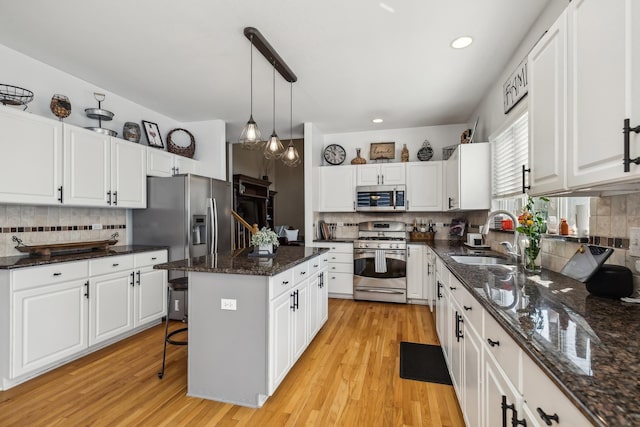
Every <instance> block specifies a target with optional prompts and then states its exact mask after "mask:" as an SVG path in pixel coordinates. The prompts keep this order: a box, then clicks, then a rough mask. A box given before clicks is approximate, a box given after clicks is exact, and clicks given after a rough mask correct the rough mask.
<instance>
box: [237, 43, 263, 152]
mask: <svg viewBox="0 0 640 427" xmlns="http://www.w3.org/2000/svg"><path fill="white" fill-rule="evenodd" d="M249 41H250V42H251V109H250V114H249V121H248V122H247V124H246V125H245V126H244V129H242V133H241V134H240V138H239V140H238V141H239V142H240V143H242V148H246V149H247V150H257V149H259V148H260V143H261V142H262V135H261V134H260V129H258V124H257V123H256V122H255V120H253V35H252V36H251V37H250V38H249Z"/></svg>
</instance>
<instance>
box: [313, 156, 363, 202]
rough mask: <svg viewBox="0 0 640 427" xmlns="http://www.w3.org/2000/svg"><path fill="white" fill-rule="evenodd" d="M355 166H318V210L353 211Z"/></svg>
mask: <svg viewBox="0 0 640 427" xmlns="http://www.w3.org/2000/svg"><path fill="white" fill-rule="evenodd" d="M355 169H356V166H322V167H319V168H318V180H319V183H318V184H319V185H318V187H319V203H318V210H319V211H320V212H354V211H355V209H356V201H355V194H356V188H355V187H356V186H355V183H356V170H355Z"/></svg>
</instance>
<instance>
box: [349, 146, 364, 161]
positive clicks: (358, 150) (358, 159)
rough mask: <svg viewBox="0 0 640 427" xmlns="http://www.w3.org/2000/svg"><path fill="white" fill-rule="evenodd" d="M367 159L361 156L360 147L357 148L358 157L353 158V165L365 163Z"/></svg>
mask: <svg viewBox="0 0 640 427" xmlns="http://www.w3.org/2000/svg"><path fill="white" fill-rule="evenodd" d="M365 163H367V160H366V159H365V158H364V157H360V149H359V148H356V158H355V159H353V160H351V164H352V165H364V164H365Z"/></svg>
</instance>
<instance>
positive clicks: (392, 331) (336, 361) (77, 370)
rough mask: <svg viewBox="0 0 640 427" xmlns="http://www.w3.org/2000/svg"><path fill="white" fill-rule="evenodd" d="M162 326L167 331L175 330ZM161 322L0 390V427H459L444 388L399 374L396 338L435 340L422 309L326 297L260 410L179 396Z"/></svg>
mask: <svg viewBox="0 0 640 427" xmlns="http://www.w3.org/2000/svg"><path fill="white" fill-rule="evenodd" d="M182 326H184V325H183V324H181V323H179V322H171V325H170V327H171V328H172V329H174V328H176V329H177V328H178V327H182ZM163 334H164V326H163V325H159V326H157V327H154V328H151V329H149V330H146V331H144V332H141V333H140V334H138V335H136V336H134V337H131V338H128V339H126V340H123V341H121V342H119V343H116V344H114V345H112V346H109V347H107V348H105V349H102V350H100V351H98V352H95V353H92V354H90V355H88V356H86V357H83V358H82V359H79V360H76V361H73V362H71V363H68V364H67V365H65V366H62V367H60V368H58V369H55V370H53V371H51V372H48V373H46V374H44V375H41V376H40V377H37V378H35V379H33V380H31V381H28V382H26V383H24V384H21V385H19V386H16V387H14V388H12V389H10V390H7V391H4V392H0V414H2V415H1V416H0V426H26V425H28V426H44V425H48V426H51V425H61V426H70V425H73V426H75V425H91V426H133V425H136V426H138V425H142V426H147V425H148V426H164V425H166V426H183V425H189V426H234V427H238V426H270V427H271V426H334V425H335V426H349V427H351V426H429V427H431V426H433V427H438V426H442V427H448V426H453V427H457V426H463V425H464V423H463V421H462V414H461V412H460V408H459V407H458V404H457V399H456V395H455V392H454V390H453V387H451V386H447V385H442V384H431V383H424V382H420V381H412V380H405V379H402V378H400V376H399V348H400V342H401V341H411V342H421V343H425V344H436V345H437V344H438V338H437V335H436V332H435V325H434V322H433V316H432V314H431V312H430V310H429V308H428V307H427V306H422V305H404V304H384V303H375V302H356V301H351V300H339V299H331V300H329V320H328V321H327V323H326V324H325V325H324V326H323V328H322V329H321V330H320V332H319V333H318V335H317V336H316V338H315V339H314V340H313V342H312V343H311V344H310V346H309V348H308V349H307V350H306V351H305V353H304V354H303V355H302V357H301V358H300V360H299V361H298V363H297V364H296V365H295V366H294V367H293V368H292V369H291V371H290V372H289V373H288V374H287V376H286V378H285V379H284V380H283V381H282V383H281V385H280V387H279V388H278V390H276V392H275V393H274V395H273V396H271V397H270V398H269V399H268V400H267V402H266V403H265V405H264V406H263V408H261V409H252V408H245V407H240V406H235V405H231V404H225V403H221V402H214V401H209V400H204V399H198V398H193V397H189V396H187V395H186V393H187V381H186V379H187V347H176V346H169V347H168V351H167V365H166V371H165V377H164V378H163V379H162V380H160V379H158V377H157V375H156V374H157V372H158V370H159V369H160V363H161V357H162V338H163Z"/></svg>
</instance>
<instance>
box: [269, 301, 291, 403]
mask: <svg viewBox="0 0 640 427" xmlns="http://www.w3.org/2000/svg"><path fill="white" fill-rule="evenodd" d="M292 306H293V292H292V291H291V292H285V293H284V294H282V295H280V296H279V297H277V298H276V299H274V300H273V301H271V303H270V304H269V313H270V315H269V316H270V320H271V321H270V324H271V341H272V342H273V346H272V348H271V352H270V355H269V356H270V357H269V366H270V369H269V370H270V375H269V378H270V383H271V387H270V391H271V392H273V390H275V389H276V387H277V386H278V384H280V382H281V381H282V379H283V378H284V377H285V375H287V372H289V368H290V367H291V365H292V351H291V346H292V344H291V343H292V326H291V325H292V316H293V313H292Z"/></svg>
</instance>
